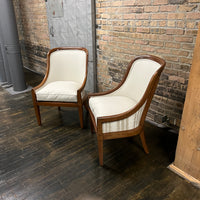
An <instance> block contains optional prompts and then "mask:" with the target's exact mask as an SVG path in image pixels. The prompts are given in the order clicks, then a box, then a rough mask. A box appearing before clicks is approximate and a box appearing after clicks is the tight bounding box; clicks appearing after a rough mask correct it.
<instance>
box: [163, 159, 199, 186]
mask: <svg viewBox="0 0 200 200" xmlns="http://www.w3.org/2000/svg"><path fill="white" fill-rule="evenodd" d="M167 168H168V169H170V170H171V171H173V172H174V173H176V174H178V175H179V176H181V177H182V178H184V179H186V180H187V181H189V182H190V183H191V184H192V185H194V186H195V187H197V188H199V189H200V181H199V180H197V179H196V178H194V177H192V176H190V175H189V174H187V173H186V172H184V171H182V170H181V169H179V168H178V167H176V166H175V165H174V164H173V163H172V164H171V165H169V166H168V167H167Z"/></svg>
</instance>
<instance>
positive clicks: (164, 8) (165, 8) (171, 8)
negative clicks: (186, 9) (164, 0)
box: [160, 5, 177, 12]
mask: <svg viewBox="0 0 200 200" xmlns="http://www.w3.org/2000/svg"><path fill="white" fill-rule="evenodd" d="M176 9H177V6H175V5H173V6H172V5H163V6H160V11H161V12H174V11H176Z"/></svg>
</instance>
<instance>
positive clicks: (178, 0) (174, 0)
mask: <svg viewBox="0 0 200 200" xmlns="http://www.w3.org/2000/svg"><path fill="white" fill-rule="evenodd" d="M186 1H187V0H169V1H168V2H169V4H183V3H185V2H186Z"/></svg>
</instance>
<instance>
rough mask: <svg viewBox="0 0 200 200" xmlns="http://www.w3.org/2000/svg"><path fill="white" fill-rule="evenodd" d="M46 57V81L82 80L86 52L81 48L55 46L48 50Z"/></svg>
mask: <svg viewBox="0 0 200 200" xmlns="http://www.w3.org/2000/svg"><path fill="white" fill-rule="evenodd" d="M57 50H58V51H57ZM47 59H48V66H49V67H48V68H49V71H48V78H47V82H46V83H49V82H52V81H57V80H59V81H61V80H62V81H74V82H78V83H83V82H84V79H85V77H86V73H87V71H86V68H87V52H86V51H84V49H83V48H80V49H77V48H55V49H52V50H51V51H50V52H49V54H48V58H47Z"/></svg>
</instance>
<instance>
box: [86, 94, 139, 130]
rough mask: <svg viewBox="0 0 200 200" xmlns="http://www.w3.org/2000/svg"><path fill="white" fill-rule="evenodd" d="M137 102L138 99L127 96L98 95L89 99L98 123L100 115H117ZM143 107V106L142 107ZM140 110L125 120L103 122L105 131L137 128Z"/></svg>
mask: <svg viewBox="0 0 200 200" xmlns="http://www.w3.org/2000/svg"><path fill="white" fill-rule="evenodd" d="M136 104H137V102H136V101H134V100H133V99H131V98H129V97H125V96H108V95H107V96H99V97H98V96H97V97H91V98H90V99H89V107H90V109H91V111H92V113H93V115H94V117H95V121H96V123H97V118H98V117H105V116H112V115H117V114H120V113H123V112H126V111H128V110H130V109H132V108H134V106H135V105H136ZM140 109H141V108H140ZM142 111H143V106H142V110H139V111H138V112H136V113H135V114H133V115H131V116H130V117H127V118H126V119H123V120H118V121H115V122H107V123H104V124H103V133H107V132H115V131H124V130H130V129H133V128H136V127H137V126H138V125H139V121H140V118H141V113H142Z"/></svg>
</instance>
